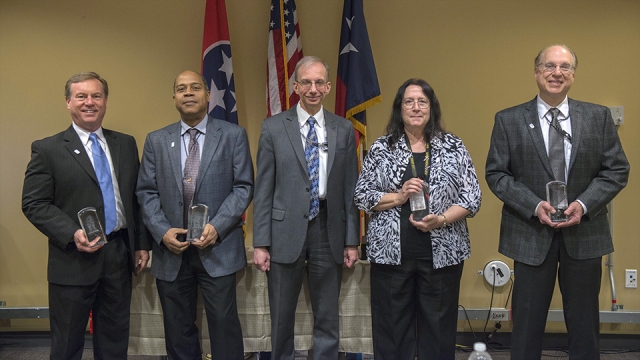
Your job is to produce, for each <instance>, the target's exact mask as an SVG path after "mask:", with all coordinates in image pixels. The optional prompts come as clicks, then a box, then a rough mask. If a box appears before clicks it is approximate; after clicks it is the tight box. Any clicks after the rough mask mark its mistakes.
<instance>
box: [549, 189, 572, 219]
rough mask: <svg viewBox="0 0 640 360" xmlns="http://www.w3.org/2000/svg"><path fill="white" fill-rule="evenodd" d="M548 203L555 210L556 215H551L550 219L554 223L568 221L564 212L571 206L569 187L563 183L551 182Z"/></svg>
mask: <svg viewBox="0 0 640 360" xmlns="http://www.w3.org/2000/svg"><path fill="white" fill-rule="evenodd" d="M547 201H548V202H549V204H550V205H551V206H553V208H554V209H556V213H555V214H551V213H549V218H551V221H553V222H564V221H567V217H566V216H565V214H564V211H565V210H566V209H567V207H568V206H569V202H568V201H567V186H566V185H565V183H564V182H562V181H550V182H548V183H547Z"/></svg>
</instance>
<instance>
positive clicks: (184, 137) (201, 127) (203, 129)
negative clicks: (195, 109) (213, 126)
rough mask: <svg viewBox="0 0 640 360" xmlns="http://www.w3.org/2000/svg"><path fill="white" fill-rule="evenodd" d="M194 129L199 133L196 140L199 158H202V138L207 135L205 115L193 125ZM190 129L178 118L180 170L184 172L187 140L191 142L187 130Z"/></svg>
mask: <svg viewBox="0 0 640 360" xmlns="http://www.w3.org/2000/svg"><path fill="white" fill-rule="evenodd" d="M193 128H194V129H198V130H199V131H200V134H198V135H197V136H196V140H197V141H198V148H199V149H200V154H199V155H200V159H202V149H204V138H205V136H206V135H207V116H206V115H205V117H204V119H202V121H200V122H199V123H198V125H196V126H194V127H193ZM189 129H191V126H189V125H187V124H186V123H185V122H184V121H182V120H180V135H181V136H180V149H181V150H180V163H181V164H182V167H181V169H182V172H183V173H184V165H185V164H186V163H187V156H189V142H191V137H190V136H189V133H188V132H187V130H189Z"/></svg>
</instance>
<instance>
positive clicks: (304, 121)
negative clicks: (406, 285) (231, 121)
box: [253, 56, 359, 360]
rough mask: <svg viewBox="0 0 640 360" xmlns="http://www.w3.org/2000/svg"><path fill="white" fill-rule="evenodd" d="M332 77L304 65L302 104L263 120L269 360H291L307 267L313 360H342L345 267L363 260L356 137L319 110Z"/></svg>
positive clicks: (310, 62)
mask: <svg viewBox="0 0 640 360" xmlns="http://www.w3.org/2000/svg"><path fill="white" fill-rule="evenodd" d="M328 74H329V71H328V67H327V65H326V63H324V62H323V61H322V60H320V59H319V58H317V57H312V56H308V57H304V58H302V59H301V60H300V61H299V62H298V64H297V66H296V69H295V83H294V85H293V86H294V90H295V92H296V93H297V94H298V95H299V96H300V102H299V103H298V105H296V106H294V107H292V108H291V109H289V110H287V111H285V112H283V113H280V114H278V115H275V116H273V117H270V118H268V119H266V120H264V121H263V122H262V132H261V134H260V141H259V144H258V158H257V160H256V161H257V176H256V192H255V200H254V206H253V221H254V225H253V246H254V247H255V250H254V255H253V262H254V264H255V265H256V267H257V268H258V269H260V270H261V271H268V272H267V277H268V286H269V305H270V310H271V347H272V358H274V359H278V360H279V359H291V360H293V358H294V342H293V338H294V333H293V328H294V323H295V311H296V305H297V301H298V296H299V294H300V289H301V287H302V279H303V275H304V273H305V262H306V264H307V267H308V279H309V292H310V295H311V304H312V308H313V316H314V325H313V342H314V346H313V353H314V358H316V359H337V358H338V343H339V337H340V336H339V317H338V296H339V294H340V285H341V282H342V263H343V262H344V263H345V264H346V265H347V266H349V267H351V266H353V264H354V263H355V262H356V260H357V256H358V254H357V245H358V244H359V239H358V231H359V227H358V210H357V208H356V206H355V204H354V202H353V192H354V189H355V185H356V181H357V177H358V169H357V157H356V150H355V137H354V132H353V126H352V125H351V123H350V122H349V121H348V120H347V119H344V118H341V117H339V116H336V115H334V114H332V113H330V112H328V111H326V110H324V109H323V107H322V99H323V98H324V97H325V96H326V95H327V94H329V91H330V89H331V83H329V82H328V76H329V75H328ZM314 150H315V151H316V156H313V155H311V153H313V151H314ZM305 151H307V155H306V156H305ZM318 158H319V159H318ZM308 159H309V160H308ZM314 159H317V160H319V161H315V160H314ZM308 161H309V165H308V164H307V162H308ZM314 161H315V162H314ZM314 169H317V171H315V170H314Z"/></svg>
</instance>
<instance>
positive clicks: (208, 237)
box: [192, 224, 218, 250]
mask: <svg viewBox="0 0 640 360" xmlns="http://www.w3.org/2000/svg"><path fill="white" fill-rule="evenodd" d="M216 240H218V232H217V231H216V228H214V227H213V225H211V224H207V225H205V226H204V231H203V232H202V236H200V239H198V240H194V241H193V242H192V244H193V246H195V247H197V248H198V249H200V250H202V249H204V248H206V247H207V246H209V245H213V244H215V243H216Z"/></svg>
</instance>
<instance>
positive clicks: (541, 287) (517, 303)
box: [511, 232, 602, 360]
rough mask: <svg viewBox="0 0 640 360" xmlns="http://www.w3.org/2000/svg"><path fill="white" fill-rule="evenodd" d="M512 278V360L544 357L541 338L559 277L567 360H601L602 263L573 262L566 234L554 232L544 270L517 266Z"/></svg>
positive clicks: (522, 265)
mask: <svg viewBox="0 0 640 360" xmlns="http://www.w3.org/2000/svg"><path fill="white" fill-rule="evenodd" d="M514 273H515V283H514V285H513V331H512V333H511V358H512V359H518V360H521V359H522V360H534V359H535V360H538V359H540V357H541V356H542V338H543V335H544V329H545V325H546V323H547V313H548V311H549V305H550V304H551V297H552V296H553V290H554V287H555V283H556V274H557V276H558V285H559V286H560V291H561V293H562V304H563V310H564V319H565V324H566V326H567V332H568V335H569V359H570V360H577V359H584V360H587V359H589V360H592V359H600V354H599V351H598V348H599V346H598V341H599V335H600V313H599V302H598V294H599V293H600V278H601V277H602V257H597V258H594V259H588V260H575V259H572V258H571V257H570V256H569V255H568V254H567V250H566V248H565V246H564V241H563V240H562V232H556V233H555V234H554V236H553V241H552V242H551V248H550V249H549V253H548V254H547V257H546V259H545V260H544V262H543V263H542V264H541V265H539V266H531V265H527V264H523V263H521V262H517V261H516V262H515V263H514Z"/></svg>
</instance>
